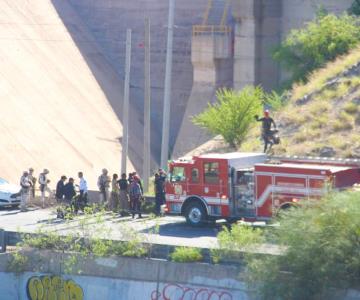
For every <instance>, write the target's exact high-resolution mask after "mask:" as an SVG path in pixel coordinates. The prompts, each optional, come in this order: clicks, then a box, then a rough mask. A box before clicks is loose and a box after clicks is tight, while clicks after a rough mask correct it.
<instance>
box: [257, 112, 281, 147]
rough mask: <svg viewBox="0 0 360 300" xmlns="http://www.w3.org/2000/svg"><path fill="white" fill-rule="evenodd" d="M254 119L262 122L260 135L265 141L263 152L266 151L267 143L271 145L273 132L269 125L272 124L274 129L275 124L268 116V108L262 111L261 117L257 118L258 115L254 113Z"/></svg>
mask: <svg viewBox="0 0 360 300" xmlns="http://www.w3.org/2000/svg"><path fill="white" fill-rule="evenodd" d="M255 120H256V121H258V122H262V128H261V137H262V139H263V140H264V143H265V145H264V153H266V150H267V147H268V145H270V148H271V146H272V145H273V141H272V134H273V133H272V131H271V125H274V129H276V124H275V122H274V120H273V119H272V118H271V117H270V112H269V110H265V111H264V117H263V118H259V116H258V115H256V116H255ZM270 148H269V149H270Z"/></svg>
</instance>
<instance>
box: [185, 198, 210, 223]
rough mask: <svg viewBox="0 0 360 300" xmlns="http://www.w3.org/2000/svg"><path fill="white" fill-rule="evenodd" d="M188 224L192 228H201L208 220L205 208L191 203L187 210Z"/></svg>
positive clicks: (196, 203)
mask: <svg viewBox="0 0 360 300" xmlns="http://www.w3.org/2000/svg"><path fill="white" fill-rule="evenodd" d="M185 217H186V222H187V223H188V224H190V225H192V226H201V225H203V224H204V222H205V220H206V212H205V209H204V207H203V206H202V205H201V204H200V203H198V202H190V203H189V204H188V206H187V207H186V210H185Z"/></svg>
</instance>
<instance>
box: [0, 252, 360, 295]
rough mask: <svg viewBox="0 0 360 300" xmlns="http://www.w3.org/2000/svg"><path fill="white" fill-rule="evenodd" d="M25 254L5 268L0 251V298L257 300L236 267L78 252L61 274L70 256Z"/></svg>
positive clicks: (7, 256)
mask: <svg viewBox="0 0 360 300" xmlns="http://www.w3.org/2000/svg"><path fill="white" fill-rule="evenodd" d="M26 254H27V256H28V257H29V261H28V263H27V264H26V265H24V266H23V272H22V273H20V274H14V273H11V272H9V267H8V266H9V261H10V259H11V255H10V254H8V253H4V254H0V291H1V294H0V299H6V300H25V299H30V300H33V299H36V300H40V299H72V300H83V299H87V300H93V299H94V300H95V299H96V300H142V299H149V300H165V299H166V300H169V299H170V300H178V299H182V300H195V299H197V300H199V299H201V300H215V299H217V300H256V299H258V298H257V297H256V295H255V291H251V290H249V289H248V288H247V286H246V284H245V282H244V280H243V269H242V268H241V267H240V266H230V265H228V266H223V265H210V264H203V263H174V262H168V261H164V260H152V259H136V258H125V257H108V258H98V257H88V258H82V257H81V256H78V257H77V263H76V264H75V265H74V268H73V272H71V274H65V268H64V267H65V265H66V262H69V260H70V259H71V258H73V257H74V255H71V257H70V255H68V254H64V253H56V252H50V251H38V250H32V251H27V253H26ZM80 274H81V275H80ZM49 295H52V298H51V297H50V296H49ZM48 296H49V297H50V298H47V297H48ZM326 299H329V300H338V299H343V300H358V299H360V292H359V291H356V290H346V291H339V290H332V291H331V296H329V297H327V298H326Z"/></svg>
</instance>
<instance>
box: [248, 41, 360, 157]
mask: <svg viewBox="0 0 360 300" xmlns="http://www.w3.org/2000/svg"><path fill="white" fill-rule="evenodd" d="M359 105H360V48H359V49H355V50H354V51H352V52H351V53H350V54H348V55H346V56H343V57H340V58H338V59H337V60H336V61H335V62H332V63H329V64H328V65H327V66H326V67H325V68H323V69H321V70H319V71H317V72H315V73H314V74H312V76H311V78H310V80H309V82H308V83H307V84H304V85H297V86H294V88H293V90H292V91H291V96H290V99H289V101H288V104H287V105H286V106H285V107H284V108H283V109H281V110H280V111H279V112H277V113H275V119H276V122H277V124H278V127H279V128H280V134H281V137H282V143H281V145H278V146H275V147H274V153H275V154H288V155H312V156H337V157H347V158H349V157H360V134H359V133H360V108H359ZM258 136H259V131H258V129H257V128H256V129H254V130H253V131H252V132H251V134H250V136H249V138H248V139H247V140H246V142H245V143H244V144H243V145H242V147H241V150H259V149H261V148H262V146H261V141H260V140H259V139H258V138H257V137H258Z"/></svg>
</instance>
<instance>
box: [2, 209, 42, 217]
mask: <svg viewBox="0 0 360 300" xmlns="http://www.w3.org/2000/svg"><path fill="white" fill-rule="evenodd" d="M34 210H38V208H28V209H27V211H24V212H22V211H20V209H19V208H18V207H0V217H1V216H11V215H17V214H19V213H20V214H24V213H27V212H32V211H34Z"/></svg>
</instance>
